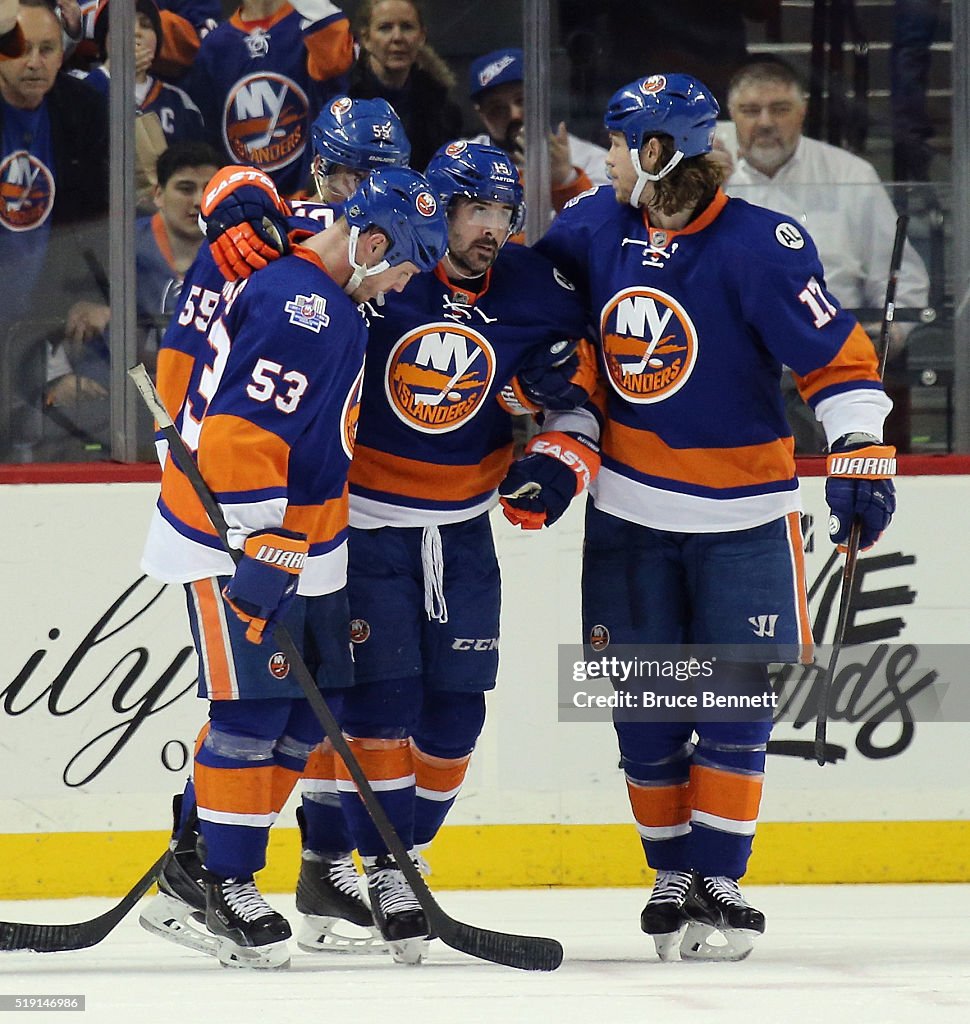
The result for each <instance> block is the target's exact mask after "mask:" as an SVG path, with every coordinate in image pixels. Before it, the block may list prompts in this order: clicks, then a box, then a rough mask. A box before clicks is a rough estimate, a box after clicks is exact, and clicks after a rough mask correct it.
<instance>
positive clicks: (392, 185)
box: [344, 167, 448, 291]
mask: <svg viewBox="0 0 970 1024" xmlns="http://www.w3.org/2000/svg"><path fill="white" fill-rule="evenodd" d="M344 216H345V217H346V218H347V222H348V223H349V224H350V263H351V266H352V267H353V268H354V276H353V277H352V278H351V281H350V284H348V286H347V289H346V290H348V291H353V290H354V289H355V288H356V287H357V285H359V284H360V282H361V281H362V280H363V279H364V278H365V277H371V276H372V275H374V274H379V273H381V272H382V271H384V270H387V269H388V268H389V267H395V266H397V265H398V264H399V263H406V262H407V261H408V260H410V261H411V262H412V263H414V264H415V265H416V266H417V267H418V268H419V269H420V270H422V271H426V270H431V269H433V268H434V266H435V265H436V264H437V263H438V261H439V260H440V259H441V258H442V256H444V254H445V250H446V249H447V248H448V224H447V221H446V220H445V214H444V207H443V205H442V204H441V203H440V202H439V201H438V198H437V196H436V195H435V193H434V190H433V189H432V187H431V185H430V184H429V182H428V180H427V179H426V178H425V177H424V175H421V174H418V172H417V171H415V170H412V169H411V168H410V167H388V168H386V169H385V170H381V171H374V172H373V173H372V174H370V175H369V176H368V177H367V178H365V179H364V181H363V182H361V184H360V185H359V186H358V188H357V191H356V192H354V194H353V195H352V196H351V197H350V198H349V199H348V200H347V201H346V202H345V203H344ZM370 227H377V228H380V230H381V231H383V232H384V233H385V234H386V235H387V236H388V238H389V239H390V245H389V246H388V248H387V252H386V253H385V254H384V259H383V260H382V261H381V262H380V263H379V264H378V265H377V266H376V267H371V268H369V269H368V268H365V267H363V266H362V265H361V264H359V263H357V237H358V235H359V234H360V232H361V231H366V230H367V228H370Z"/></svg>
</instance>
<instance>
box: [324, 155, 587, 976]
mask: <svg viewBox="0 0 970 1024" xmlns="http://www.w3.org/2000/svg"><path fill="white" fill-rule="evenodd" d="M427 173H428V177H429V181H431V182H432V183H433V185H434V187H435V189H436V191H437V194H438V196H439V198H440V199H441V201H442V203H443V204H444V205H446V206H447V210H448V227H449V233H448V251H447V253H446V254H445V256H444V258H443V259H442V261H441V263H440V264H439V265H438V267H436V268H435V270H434V273H429V274H423V275H422V276H421V277H420V278H419V279H418V281H417V282H416V283H415V284H414V285H412V286H411V288H410V289H409V291H408V293H407V295H406V296H388V297H387V299H386V301H385V302H384V304H383V305H380V306H373V305H372V306H371V308H370V310H369V320H370V335H369V341H368V369H367V372H366V373H365V376H364V386H363V393H362V398H361V417H360V422H359V426H358V445H357V448H356V449H355V455H354V461H353V463H352V467H351V477H350V504H351V539H350V565H349V577H348V586H349V593H350V600H351V615H352V617H353V619H352V623H351V639H352V640H353V643H354V664H355V669H354V671H355V680H356V682H355V686H354V687H353V689H352V690H350V691H348V693H347V696H346V698H345V702H344V712H343V714H344V721H343V725H344V731H345V734H346V735H347V738H348V742H349V743H350V745H351V748H352V749H353V750H354V753H355V754H356V756H357V759H358V760H359V761H360V763H361V766H362V767H363V769H364V771H365V772H366V774H367V776H368V778H370V779H373V780H374V781H375V783H379V785H375V789H377V795H378V798H379V799H380V800H381V803H382V804H383V806H384V809H385V811H386V812H387V814H388V817H389V818H390V820H391V822H392V823H393V825H394V827H395V829H396V830H397V832H398V834H399V835H400V836H401V838H402V840H403V841H404V843H405V845H407V846H409V847H412V848H414V849H415V854H416V856H418V855H419V853H420V850H422V849H423V848H425V847H426V846H427V845H428V844H430V842H431V840H432V839H433V838H434V836H435V834H436V833H437V831H438V829H439V828H440V826H441V824H442V822H443V821H444V819H445V816H446V815H447V813H448V811H449V809H450V808H451V806H452V804H453V803H454V801H455V799H456V797H457V795H458V792H459V790H460V788H461V785H462V781H463V779H464V776H465V772H466V771H467V768H468V764H469V760H470V758H471V754H472V751H473V750H474V747H475V744H476V741H477V739H478V736H479V733H480V732H481V729H482V726H483V724H484V719H485V693H486V692H487V691H488V690H490V689H492V688H493V687H494V685H495V680H496V673H497V669H498V633H499V629H498V627H499V603H500V580H499V571H498V565H497V563H496V559H495V550H494V545H493V542H492V536H491V527H490V524H489V520H488V510H489V509H490V508H491V507H492V506H493V505H494V503H495V500H496V487H497V486H498V484H499V483H500V482H501V480H502V479H503V477H504V475H505V473H506V470H507V469H508V466H509V464H510V460H511V457H512V434H511V422H510V419H509V417H508V415H507V412H508V410H510V409H512V410H514V411H516V412H524V411H538V410H539V409H541V408H572V407H574V406H576V405H577V404H580V403H581V402H583V401H584V400H585V398H586V396H587V393H588V387H589V384H590V381H589V373H588V367H586V366H585V365H584V364H581V363H580V360H579V359H578V358H577V357H575V356H573V355H571V353H572V351H573V348H574V347H575V343H576V339H578V338H579V337H580V335H581V334H582V333H583V330H584V327H585V313H584V309H583V304H582V303H581V302H580V301H579V299H578V297H577V294H576V292H575V289H574V288H573V286H572V285H571V284H570V283H569V282H568V281H566V280H565V279H564V278H563V277H562V276H561V275H560V274H559V273H558V271H557V270H556V269H555V268H554V267H553V265H552V264H551V263H550V262H549V261H548V260H546V259H544V258H542V257H539V256H538V255H537V254H536V253H534V252H532V251H531V250H529V249H525V248H523V247H521V246H518V245H506V244H505V243H506V241H507V239H508V237H509V236H510V234H512V233H514V232H515V231H517V230H519V229H520V227H521V222H522V217H523V214H524V208H523V203H522V187H521V184H520V182H519V178H518V174H517V172H516V170H515V167H514V165H513V164H512V163H511V161H510V160H509V159H508V156H507V154H505V153H504V152H503V151H502V150H499V149H497V148H495V147H492V146H484V145H478V144H475V143H468V142H454V143H450V144H449V145H447V146H445V147H443V148H442V149H441V150H439V151H438V153H437V154H435V156H434V158H433V159H432V161H431V163H430V164H429V165H428V170H427ZM558 441H559V443H560V446H561V451H562V453H563V457H564V458H568V459H569V460H570V462H571V463H573V464H574V465H576V467H577V469H576V472H574V473H573V480H572V482H571V488H572V492H571V493H573V494H575V493H576V492H577V491H578V490H581V489H582V488H583V486H584V483H585V480H586V479H588V477H589V476H590V475H592V474H593V473H594V472H595V463H596V460H597V456H596V453H595V450H594V449H595V445H592V444H591V443H589V446H588V447H587V446H586V445H584V443H583V441H582V440H581V439H577V438H573V437H567V436H565V435H563V436H561V437H560V438H558ZM336 769H337V772H338V779H337V783H336V786H337V789H338V790H339V793H340V797H341V802H342V804H343V807H344V810H345V812H346V815H347V820H348V822H349V823H350V826H351V831H352V834H353V836H354V839H355V843H356V847H357V850H358V851H359V853H360V855H361V858H362V860H363V863H364V867H365V872H366V874H367V879H368V890H369V894H370V902H371V907H372V909H373V911H374V916H375V918H376V920H377V923H378V925H379V927H380V929H381V933H382V935H383V936H384V938H385V939H386V940H387V941H388V944H389V945H390V946H391V950H392V953H393V954H394V956H395V959H397V960H398V961H403V962H416V961H419V960H420V959H421V958H422V957H423V955H424V951H425V948H426V946H427V940H428V924H427V921H426V920H425V917H424V914H423V912H422V911H421V909H420V907H419V905H418V903H417V900H416V899H415V897H414V894H413V892H412V891H411V889H410V886H409V885H408V883H407V881H406V880H405V878H404V876H403V874H402V872H401V871H400V870H399V869H397V868H396V867H395V866H394V863H393V861H392V860H391V858H390V857H389V856H388V852H387V849H386V847H385V846H384V844H383V842H382V841H381V839H380V837H379V835H378V834H377V832H376V830H375V829H374V827H373V825H372V824H371V822H370V820H369V818H368V816H367V813H366V811H365V810H364V807H363V805H362V803H361V802H360V799H359V797H358V796H357V793H356V789H355V787H354V784H353V782H352V781H351V779H350V776H349V774H348V773H347V772H346V769H345V768H344V766H343V765H341V764H339V763H338V764H337V765H336ZM304 807H305V809H306V810H307V815H308V816H309V808H308V807H307V804H306V803H304Z"/></svg>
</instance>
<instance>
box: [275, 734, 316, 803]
mask: <svg viewBox="0 0 970 1024" xmlns="http://www.w3.org/2000/svg"><path fill="white" fill-rule="evenodd" d="M314 746H315V744H312V743H305V742H303V741H302V740H298V739H297V738H296V737H295V736H289V735H286V736H281V737H280V738H279V739H278V740H277V741H276V746H275V747H274V748H273V758H274V761H275V762H276V763H275V765H274V768H273V810H274V811H275V812H276V813H277V814H279V813H280V811H282V810H283V805H284V804H285V803H286V801H287V800H289V798H290V793H292V792H293V787H294V786H295V785H296V784H297V782H298V781H299V780H300V776H301V775H302V774H303V772H304V769H305V768H306V763H307V758H308V757H309V756H310V751H311V750H313V748H314Z"/></svg>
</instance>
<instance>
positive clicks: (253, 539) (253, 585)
mask: <svg viewBox="0 0 970 1024" xmlns="http://www.w3.org/2000/svg"><path fill="white" fill-rule="evenodd" d="M309 550H310V545H309V544H308V543H307V539H306V535H305V534H302V533H294V532H293V531H292V530H259V531H257V532H256V533H251V534H250V535H249V536H248V537H247V538H246V543H245V545H244V546H243V557H242V558H241V559H240V560H239V562H238V563H237V564H236V572H235V574H234V575H233V577H232V579H231V580H230V581H229V582H228V583H227V584H226V585H225V587H223V590H222V596H223V597H224V598H225V599H226V603H227V604H228V605H229V607H230V608H231V609H232V610H233V611H234V612H235V613H236V615H237V616H239V618H240V619H242V621H243V622H245V623H247V625H248V628H247V630H246V639H247V640H248V641H249V642H250V643H254V644H258V643H262V640H263V634H264V632H265V630H266V627H267V626H269V625H270V623H272V622H275V621H276V620H277V619H278V618H279V616H280V614H281V613H282V611H283V609H284V608H285V607H286V605H287V604H288V603H289V602H290V601H291V600H292V599H293V597H294V596H295V594H296V588H297V586H298V585H299V582H300V573H301V572H303V566H304V565H305V564H306V559H307V554H308V552H309Z"/></svg>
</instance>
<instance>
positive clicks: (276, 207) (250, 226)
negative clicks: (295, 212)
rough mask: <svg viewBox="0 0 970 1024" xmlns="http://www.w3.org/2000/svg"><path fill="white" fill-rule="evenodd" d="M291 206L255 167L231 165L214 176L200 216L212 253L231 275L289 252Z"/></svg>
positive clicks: (243, 273)
mask: <svg viewBox="0 0 970 1024" xmlns="http://www.w3.org/2000/svg"><path fill="white" fill-rule="evenodd" d="M289 212H290V211H289V207H288V206H287V205H286V203H285V201H284V200H283V199H282V198H280V194H279V193H278V192H277V191H276V186H275V185H274V184H273V180H272V178H270V177H269V176H268V175H266V174H264V173H263V172H262V171H259V170H257V169H256V168H255V167H243V166H241V165H230V166H229V167H223V168H222V170H221V171H219V173H218V174H216V175H214V176H213V178H212V180H211V181H210V182H209V184H208V185H206V190H205V197H204V198H203V200H202V219H203V221H204V223H205V236H206V238H207V239H208V240H209V249H210V250H211V252H212V256H213V259H214V260H215V261H216V265H217V266H218V267H219V269H220V270H221V271H222V275H223V277H225V279H226V280H227V281H237V280H239V279H240V278H243V277H249V275H250V274H251V273H252V272H253V271H254V270H262V268H263V267H265V266H267V265H268V264H270V263H272V261H273V260H275V259H279V257H280V256H284V255H285V254H286V253H287V252H289V241H288V239H287V237H286V232H287V228H288V225H287V222H286V217H287V216H288V215H289Z"/></svg>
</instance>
